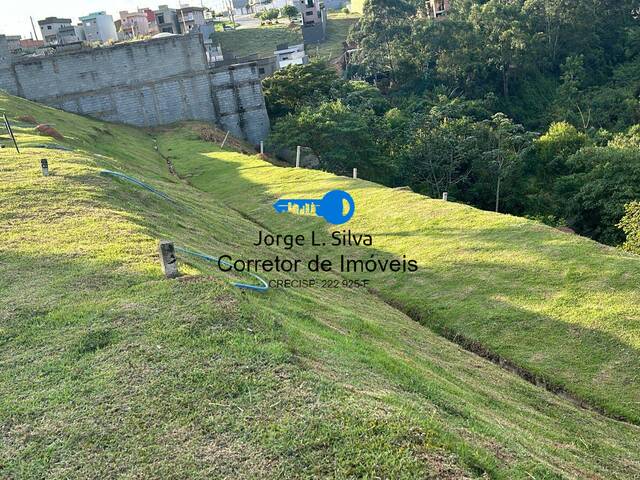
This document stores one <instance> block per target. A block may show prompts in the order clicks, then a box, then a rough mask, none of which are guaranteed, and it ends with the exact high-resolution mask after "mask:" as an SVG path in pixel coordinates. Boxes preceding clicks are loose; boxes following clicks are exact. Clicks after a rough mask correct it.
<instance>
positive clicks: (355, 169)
mask: <svg viewBox="0 0 640 480" xmlns="http://www.w3.org/2000/svg"><path fill="white" fill-rule="evenodd" d="M353 178H358V169H357V168H354V169H353Z"/></svg>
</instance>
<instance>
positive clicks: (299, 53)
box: [274, 43, 309, 68]
mask: <svg viewBox="0 0 640 480" xmlns="http://www.w3.org/2000/svg"><path fill="white" fill-rule="evenodd" d="M274 55H275V56H276V62H278V68H284V67H286V66H288V65H306V64H307V63H309V57H307V54H306V53H305V51H304V44H303V43H301V44H300V45H291V46H287V47H284V46H282V45H279V46H278V50H276V51H275V52H274Z"/></svg>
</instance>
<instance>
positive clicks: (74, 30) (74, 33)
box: [56, 25, 84, 45]
mask: <svg viewBox="0 0 640 480" xmlns="http://www.w3.org/2000/svg"><path fill="white" fill-rule="evenodd" d="M57 37H58V40H57V42H56V44H57V45H68V44H70V43H76V42H80V41H82V40H84V28H83V27H82V25H68V26H66V27H62V28H61V29H60V30H58V35H57Z"/></svg>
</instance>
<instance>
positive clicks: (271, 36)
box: [216, 13, 358, 60]
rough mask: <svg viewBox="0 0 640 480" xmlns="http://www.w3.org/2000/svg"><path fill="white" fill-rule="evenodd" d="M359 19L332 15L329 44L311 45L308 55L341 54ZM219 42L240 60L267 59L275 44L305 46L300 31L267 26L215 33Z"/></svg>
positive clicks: (328, 58) (330, 18) (330, 15)
mask: <svg viewBox="0 0 640 480" xmlns="http://www.w3.org/2000/svg"><path fill="white" fill-rule="evenodd" d="M357 20H358V15H345V14H342V13H330V14H329V19H328V22H327V41H326V42H324V43H320V44H318V45H308V46H307V54H308V55H309V56H311V57H318V58H321V59H324V60H330V59H333V58H335V57H338V56H340V55H342V51H343V48H342V42H344V41H345V40H346V39H347V35H348V33H349V28H351V25H353V24H354V23H355V22H356V21H357ZM216 41H217V42H220V45H221V46H222V48H223V50H225V51H231V52H233V53H234V55H236V56H238V57H243V56H246V55H252V54H254V53H256V54H258V55H260V56H264V57H268V56H272V55H273V52H274V51H275V50H276V45H278V44H281V43H288V44H290V45H295V44H298V43H302V33H301V32H300V28H299V27H297V28H295V29H291V28H289V26H288V25H287V24H281V25H267V26H262V27H257V28H242V29H238V30H235V31H229V32H220V33H216Z"/></svg>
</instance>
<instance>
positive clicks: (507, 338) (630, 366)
mask: <svg viewBox="0 0 640 480" xmlns="http://www.w3.org/2000/svg"><path fill="white" fill-rule="evenodd" d="M167 141H170V142H171V143H173V144H175V145H176V146H177V150H178V151H180V152H183V153H184V155H183V156H181V157H178V156H176V158H175V160H174V163H175V165H176V168H177V170H178V172H182V173H183V174H185V175H189V181H190V182H191V183H192V184H193V185H194V186H196V187H198V188H200V189H202V190H206V191H210V192H211V193H212V194H214V195H215V196H217V197H218V198H220V199H221V200H223V201H225V202H229V203H230V204H234V205H236V208H238V209H240V210H242V211H243V212H244V213H246V214H247V215H249V216H250V218H255V219H256V220H258V219H259V220H260V221H261V222H262V223H263V224H265V225H266V226H267V227H269V228H271V229H273V230H274V231H282V230H283V229H285V228H286V229H287V231H290V230H291V229H292V228H293V229H294V230H293V232H292V233H297V232H303V233H304V232H308V230H309V228H311V227H312V226H314V227H315V228H319V227H321V226H322V221H321V220H319V221H316V220H307V221H299V222H297V223H291V222H290V220H288V219H286V218H283V217H282V216H277V215H276V214H274V213H273V212H272V211H270V206H269V202H268V201H267V200H266V199H267V198H272V197H281V196H285V197H287V198H289V197H290V196H293V197H294V198H295V197H300V198H315V196H318V195H319V196H320V197H321V196H322V194H323V193H324V192H326V191H328V190H330V189H333V188H342V189H346V190H348V191H350V192H352V194H353V196H354V198H355V200H356V203H357V205H358V206H359V209H358V211H357V215H356V216H355V218H354V219H353V220H352V221H350V222H349V223H348V224H347V225H346V226H345V228H349V229H351V230H352V231H353V232H354V233H369V234H372V235H373V238H374V245H373V247H372V248H364V249H360V250H359V257H360V258H363V259H367V258H369V256H370V255H371V254H374V255H377V256H386V257H389V256H393V257H397V258H402V256H403V255H407V256H408V257H410V258H416V259H417V260H418V261H419V263H420V265H421V268H420V270H419V272H418V273H416V274H405V275H398V274H396V273H390V274H388V273H387V274H380V273H377V274H372V275H364V277H369V278H371V279H373V280H374V281H373V284H372V286H373V288H374V289H376V290H377V291H379V294H380V295H381V296H382V297H383V298H384V299H386V300H387V301H389V302H390V303H393V304H395V305H399V306H400V307H401V308H402V309H403V310H404V311H406V312H410V313H411V314H412V316H413V317H414V318H416V319H419V320H420V321H421V322H422V323H424V324H425V325H427V326H429V327H430V328H432V329H433V330H435V331H438V332H441V333H446V334H448V335H451V336H454V335H460V336H464V337H465V338H466V339H467V340H468V341H472V342H473V341H475V342H479V343H480V344H481V345H484V346H485V347H487V348H488V349H489V350H490V351H491V352H494V353H495V354H497V355H499V356H500V357H502V358H504V359H506V360H509V361H511V362H513V363H514V364H515V365H516V366H519V367H522V368H525V369H526V370H527V371H529V372H530V373H531V374H533V375H534V376H536V377H539V379H541V380H544V381H546V382H547V383H549V384H550V385H551V386H555V387H558V388H564V389H566V390H567V391H568V392H570V393H571V394H574V395H575V396H577V397H579V398H581V399H584V400H587V401H588V402H589V403H590V404H592V405H594V406H597V407H598V408H601V409H603V410H605V411H607V412H609V413H610V414H612V415H615V416H619V417H622V418H625V419H627V420H629V421H632V422H634V423H636V424H640V388H638V387H639V385H640V356H639V355H638V352H639V350H640V257H638V256H635V255H631V254H625V253H623V252H621V251H618V250H615V249H613V248H609V247H605V246H603V245H600V244H597V243H595V242H593V241H590V240H587V239H585V238H582V237H579V236H574V235H568V234H565V233H561V232H559V231H557V230H555V229H553V228H549V227H546V226H544V225H541V224H538V223H535V222H532V221H529V220H526V219H522V218H517V217H512V216H509V215H495V214H493V213H488V212H483V211H480V210H477V209H474V208H471V207H467V206H464V205H460V204H454V203H444V202H442V201H439V200H431V199H429V198H426V197H424V196H421V195H416V194H413V193H410V192H404V191H398V190H392V189H389V188H385V187H382V186H379V185H376V184H373V183H369V182H366V181H361V180H358V181H353V180H351V179H346V178H342V177H336V176H333V175H330V174H326V173H323V172H318V171H308V170H307V171H305V170H296V169H283V168H279V167H273V166H272V165H270V164H268V163H266V162H263V161H261V160H259V159H258V158H256V157H247V156H242V155H234V154H230V153H226V152H220V151H219V150H218V149H216V148H215V147H211V146H208V145H202V144H200V143H198V142H193V141H191V140H189V139H188V137H185V136H184V135H183V137H182V138H180V137H177V136H176V135H175V134H169V135H168V136H167ZM204 157H208V158H211V159H215V160H218V161H210V162H206V161H205V162H203V160H202V159H203V158H204ZM239 186H240V188H238V187H239ZM247 196H249V197H250V198H258V199H264V200H263V201H261V202H259V203H258V204H257V205H256V204H254V203H253V202H250V203H245V202H242V201H241V200H242V198H247ZM314 222H315V223H314ZM324 230H327V229H326V228H325V229H324ZM339 253H342V252H339ZM356 257H358V256H357V255H356ZM358 276H359V277H363V275H356V277H358Z"/></svg>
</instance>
